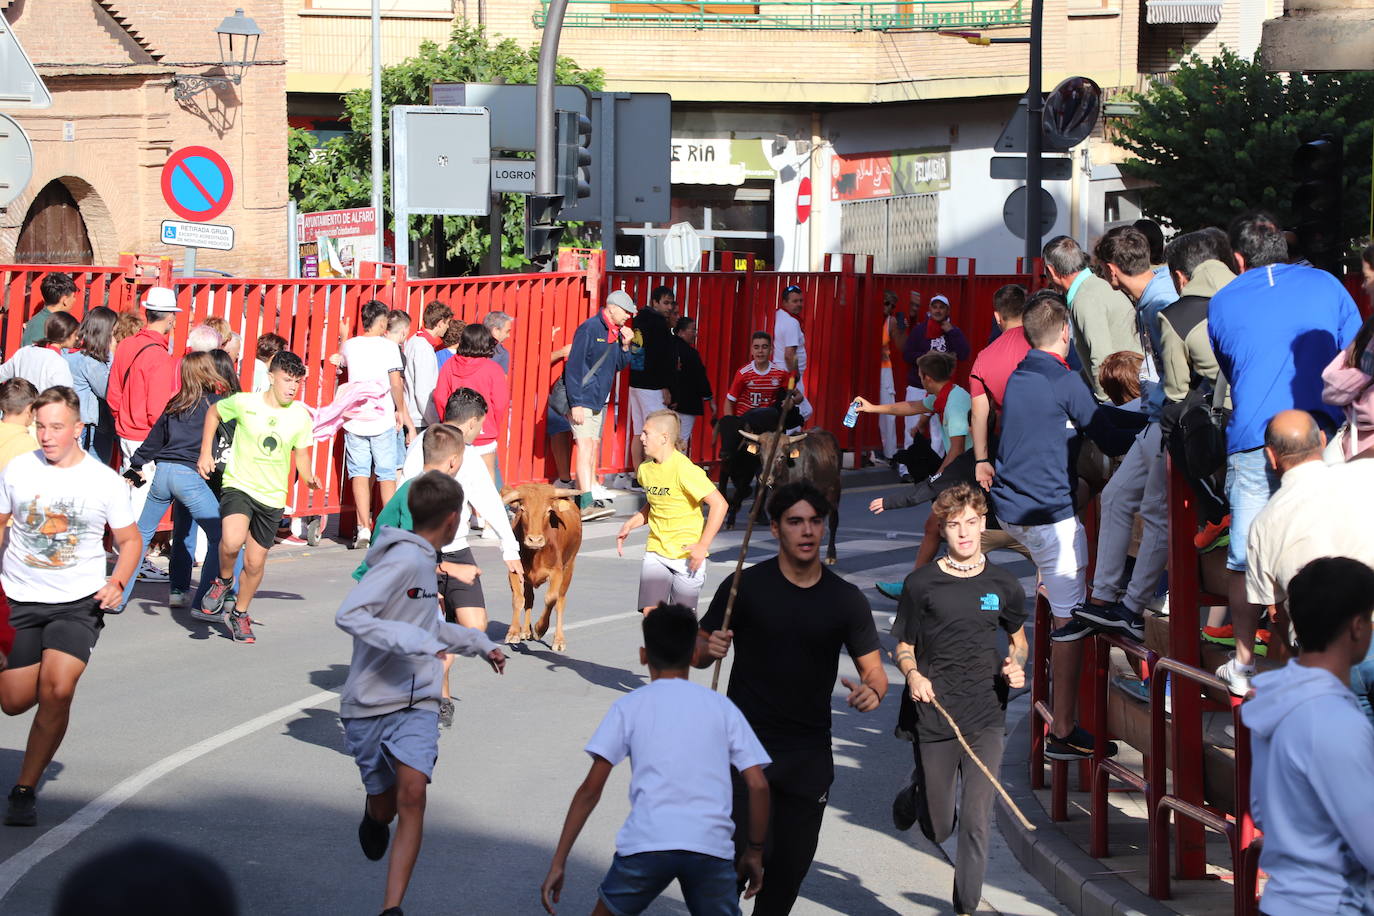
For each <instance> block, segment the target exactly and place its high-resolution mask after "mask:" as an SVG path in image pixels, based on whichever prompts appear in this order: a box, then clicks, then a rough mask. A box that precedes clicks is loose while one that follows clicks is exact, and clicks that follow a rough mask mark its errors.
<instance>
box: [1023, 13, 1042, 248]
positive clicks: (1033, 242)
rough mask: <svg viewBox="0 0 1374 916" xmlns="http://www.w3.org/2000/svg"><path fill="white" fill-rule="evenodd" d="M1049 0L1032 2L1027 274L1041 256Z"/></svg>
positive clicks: (1027, 185)
mask: <svg viewBox="0 0 1374 916" xmlns="http://www.w3.org/2000/svg"><path fill="white" fill-rule="evenodd" d="M1044 19H1045V0H1031V23H1030V86H1029V87H1028V88H1027V89H1026V122H1027V123H1026V272H1027V273H1029V272H1030V271H1031V270H1033V269H1034V268H1033V266H1032V265H1033V264H1034V263H1035V259H1036V258H1038V257H1040V250H1041V249H1040V240H1041V236H1040V174H1041V162H1040V145H1041V144H1040V139H1041V136H1042V133H1041V131H1042V130H1043V128H1042V126H1041V122H1042V120H1043V118H1044V114H1045V101H1044V98H1043V97H1042V96H1041V93H1040V36H1041V25H1042V24H1043V22H1044Z"/></svg>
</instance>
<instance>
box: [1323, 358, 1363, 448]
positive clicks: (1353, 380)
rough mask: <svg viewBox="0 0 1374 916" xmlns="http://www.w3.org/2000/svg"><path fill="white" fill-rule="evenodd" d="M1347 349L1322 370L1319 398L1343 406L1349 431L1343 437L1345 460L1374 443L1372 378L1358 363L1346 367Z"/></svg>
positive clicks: (1333, 404)
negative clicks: (1320, 394) (1320, 395)
mask: <svg viewBox="0 0 1374 916" xmlns="http://www.w3.org/2000/svg"><path fill="white" fill-rule="evenodd" d="M1349 358H1350V353H1349V350H1348V349H1346V350H1341V351H1340V352H1339V353H1337V354H1336V358H1335V359H1333V360H1331V363H1330V364H1329V365H1328V366H1327V367H1326V368H1325V369H1323V370H1322V382H1323V383H1324V384H1323V385H1322V400H1323V401H1325V402H1326V403H1328V404H1331V405H1332V406H1335V407H1344V408H1345V418H1346V420H1347V421H1349V423H1350V433H1349V434H1348V435H1347V436H1346V438H1345V459H1346V460H1347V461H1349V460H1350V459H1351V458H1353V457H1354V456H1356V455H1358V454H1359V453H1360V452H1362V451H1364V450H1365V449H1367V448H1369V447H1370V446H1371V445H1374V379H1371V378H1370V377H1369V376H1368V375H1365V373H1364V371H1363V370H1361V369H1360V368H1359V367H1358V366H1348V365H1346V363H1347V362H1348V361H1349Z"/></svg>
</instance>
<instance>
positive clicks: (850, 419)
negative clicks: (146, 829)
mask: <svg viewBox="0 0 1374 916" xmlns="http://www.w3.org/2000/svg"><path fill="white" fill-rule="evenodd" d="M858 422H859V401H858V399H857V398H855V399H854V403H852V404H850V405H849V409H848V410H847V411H845V414H844V425H845V426H847V427H849V428H850V429H853V428H854V425H855V424H856V423H858Z"/></svg>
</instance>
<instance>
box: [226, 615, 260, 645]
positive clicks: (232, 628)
mask: <svg viewBox="0 0 1374 916" xmlns="http://www.w3.org/2000/svg"><path fill="white" fill-rule="evenodd" d="M229 635H230V636H232V637H234V642H246V643H248V644H249V645H252V644H253V643H255V642H257V641H258V640H257V637H255V636H254V635H253V618H252V617H249V616H248V615H247V614H245V613H243V612H242V611H234V612H233V613H231V614H230V615H229Z"/></svg>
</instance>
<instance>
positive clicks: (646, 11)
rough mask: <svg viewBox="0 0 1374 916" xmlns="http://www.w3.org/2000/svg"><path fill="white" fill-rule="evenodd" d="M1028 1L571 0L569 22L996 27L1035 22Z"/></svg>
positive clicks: (850, 28) (540, 16) (543, 5)
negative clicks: (1025, 3)
mask: <svg viewBox="0 0 1374 916" xmlns="http://www.w3.org/2000/svg"><path fill="white" fill-rule="evenodd" d="M1022 2H1023V0H1015V2H1010V3H1009V2H1007V0H916V2H911V3H893V2H888V3H874V2H864V0H858V2H850V0H815V2H811V0H777V2H773V3H766V2H765V3H744V2H738V0H713V2H705V0H699V2H682V0H667V2H657V3H655V2H647V0H568V11H567V14H566V16H565V17H564V20H563V25H564V26H569V27H576V28H636V29H645V28H651V29H792V30H810V31H822V30H823V31H842V32H895V31H924V32H934V31H939V30H942V29H970V28H993V27H996V26H1018V25H1029V24H1030V12H1029V10H1027V9H1025V8H1023V6H1022ZM547 14H548V2H547V0H540V6H539V10H538V11H537V12H535V14H534V24H535V25H536V26H538V27H540V28H543V27H544V22H545V19H546V18H547Z"/></svg>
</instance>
